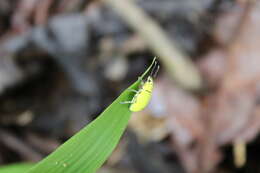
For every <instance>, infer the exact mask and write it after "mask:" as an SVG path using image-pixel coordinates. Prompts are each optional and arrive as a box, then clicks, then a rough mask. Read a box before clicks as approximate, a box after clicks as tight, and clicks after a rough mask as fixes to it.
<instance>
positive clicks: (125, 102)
mask: <svg viewBox="0 0 260 173" xmlns="http://www.w3.org/2000/svg"><path fill="white" fill-rule="evenodd" d="M132 103H134V102H133V101H123V102H120V104H132Z"/></svg>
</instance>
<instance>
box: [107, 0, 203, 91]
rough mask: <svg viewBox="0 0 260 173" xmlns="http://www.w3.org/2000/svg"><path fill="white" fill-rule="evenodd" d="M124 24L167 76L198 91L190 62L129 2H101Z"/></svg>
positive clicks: (117, 0) (118, 0)
mask: <svg viewBox="0 0 260 173" xmlns="http://www.w3.org/2000/svg"><path fill="white" fill-rule="evenodd" d="M103 2H104V3H105V4H106V5H108V6H110V7H111V8H112V9H113V10H114V11H115V12H117V14H119V15H120V16H121V17H122V18H123V19H124V21H125V22H127V23H128V25H130V26H131V27H132V28H133V29H134V30H136V31H137V33H139V34H140V36H141V37H142V38H144V40H145V42H146V43H147V45H148V46H149V47H150V49H152V50H153V51H154V52H155V54H157V55H158V57H159V59H161V61H162V63H163V65H164V66H165V68H166V70H167V71H168V72H169V74H170V75H171V76H172V77H173V78H174V79H175V80H176V81H177V82H178V83H179V84H180V85H182V86H183V87H184V88H187V89H199V88H201V85H202V83H201V82H202V81H201V77H200V75H199V72H198V70H197V69H196V67H195V66H194V64H193V63H192V62H191V60H190V59H189V58H188V57H187V56H186V55H185V54H184V53H183V52H181V51H180V50H179V49H178V48H177V46H176V44H175V43H174V42H173V41H171V40H169V39H168V38H167V35H166V34H165V32H164V31H163V30H162V29H161V28H160V26H159V25H158V24H156V23H155V22H154V21H153V20H152V19H151V18H150V17H149V16H148V15H146V14H145V13H144V12H143V11H142V10H141V9H140V8H139V7H137V6H136V5H135V4H134V3H133V2H132V1H131V0H124V1H122V0H103Z"/></svg>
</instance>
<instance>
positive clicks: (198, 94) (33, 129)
mask: <svg viewBox="0 0 260 173" xmlns="http://www.w3.org/2000/svg"><path fill="white" fill-rule="evenodd" d="M259 21H260V3H259V2H258V1H257V0H124V1H122V0H121V1H120V0H99V1H98V0H1V1H0V165H6V164H10V163H17V162H37V161H39V160H41V159H42V158H43V157H45V156H47V155H48V154H49V153H51V152H52V151H53V150H54V149H55V148H57V147H58V146H59V145H60V144H62V143H63V142H64V141H66V140H67V139H68V138H69V137H71V136H72V135H73V134H75V133H76V132H77V131H79V130H80V129H81V128H82V127H84V126H85V125H86V124H88V123H89V122H90V121H92V120H93V119H94V118H96V117H97V116H98V115H99V114H100V113H101V112H102V111H103V110H104V109H105V108H106V107H107V106H108V105H109V104H110V103H111V102H112V101H113V100H114V99H115V98H116V97H117V96H118V95H119V94H120V93H121V92H122V91H123V90H124V89H125V88H126V87H127V86H128V85H129V84H131V83H133V82H134V81H135V80H136V79H137V77H138V76H139V75H140V74H142V72H143V71H144V70H145V69H146V67H147V66H148V65H149V64H150V63H151V60H152V59H153V57H154V56H157V57H158V61H159V62H160V64H161V70H160V71H159V74H158V76H157V78H156V81H155V88H154V92H153V98H152V100H151V102H150V104H149V106H148V107H147V108H146V109H145V110H144V111H141V112H137V113H135V114H133V116H132V119H131V120H130V123H129V127H128V129H127V131H126V133H125V134H124V136H123V138H122V140H121V142H120V143H119V145H118V147H117V148H116V150H115V151H114V152H113V154H112V155H111V157H110V158H109V159H108V161H107V162H106V164H105V165H104V166H103V167H102V169H100V170H99V173H120V172H124V173H159V172H160V173H210V172H214V173H233V172H240V173H250V172H254V173H256V172H260V165H259V162H260V154H258V152H259V151H260V149H259V144H260V138H259V128H260V105H259V99H260V85H259V84H260V81H259V80H258V79H260V58H259V54H260V43H259V41H260V36H259V31H260V22H259Z"/></svg>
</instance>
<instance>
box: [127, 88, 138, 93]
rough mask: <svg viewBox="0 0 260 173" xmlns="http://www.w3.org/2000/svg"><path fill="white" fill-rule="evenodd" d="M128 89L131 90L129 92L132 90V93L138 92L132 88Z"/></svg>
mask: <svg viewBox="0 0 260 173" xmlns="http://www.w3.org/2000/svg"><path fill="white" fill-rule="evenodd" d="M128 90H129V91H131V92H134V93H138V91H137V90H134V89H128Z"/></svg>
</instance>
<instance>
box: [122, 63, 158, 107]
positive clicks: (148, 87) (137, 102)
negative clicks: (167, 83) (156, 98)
mask: <svg viewBox="0 0 260 173" xmlns="http://www.w3.org/2000/svg"><path fill="white" fill-rule="evenodd" d="M159 67H160V66H159V65H158V66H157V61H155V64H154V67H153V69H152V72H151V74H150V75H149V76H148V77H147V79H146V81H145V82H143V81H142V84H141V86H140V89H139V90H133V89H131V90H130V91H132V92H135V95H134V97H133V99H132V100H131V101H124V102H121V103H122V104H130V106H129V110H130V111H132V112H138V111H141V110H143V109H144V108H145V107H146V106H147V105H148V103H149V101H150V100H151V97H152V91H153V78H154V77H155V76H156V74H157V72H158V70H159ZM155 69H156V70H155Z"/></svg>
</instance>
